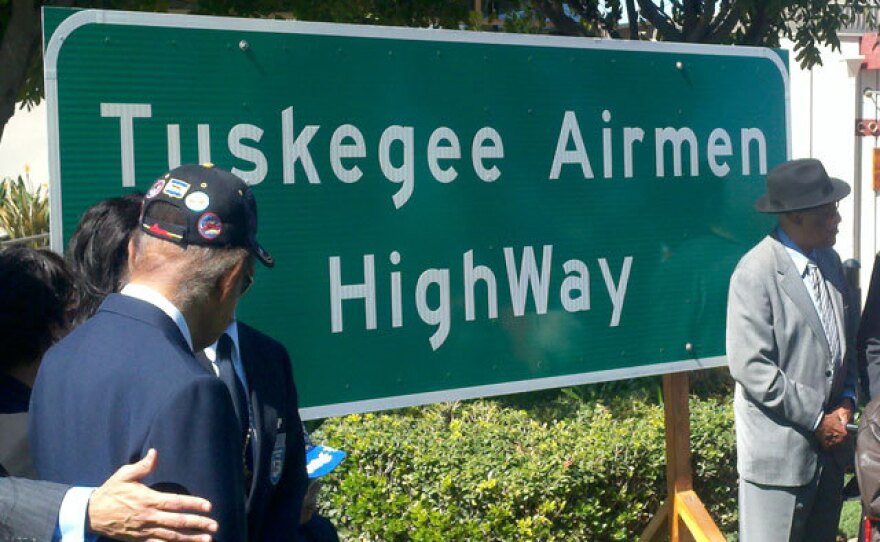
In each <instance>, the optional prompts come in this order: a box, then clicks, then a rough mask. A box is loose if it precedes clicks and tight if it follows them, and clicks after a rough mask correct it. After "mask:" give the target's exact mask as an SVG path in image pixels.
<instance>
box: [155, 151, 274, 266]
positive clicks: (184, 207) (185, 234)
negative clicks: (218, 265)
mask: <svg viewBox="0 0 880 542" xmlns="http://www.w3.org/2000/svg"><path fill="white" fill-rule="evenodd" d="M140 226H141V228H142V229H143V231H144V233H146V234H148V235H151V236H153V237H157V238H159V239H164V240H166V241H171V242H173V243H177V244H179V245H184V246H186V245H201V246H209V247H218V248H223V247H243V248H247V249H250V251H251V252H253V254H254V256H255V257H256V258H257V259H258V260H260V261H261V262H263V265H265V266H266V267H272V266H273V265H275V260H273V259H272V256H271V255H270V254H269V252H268V251H266V249H264V248H263V246H262V245H260V243H258V242H257V201H256V199H254V194H253V192H251V189H250V187H249V186H248V185H247V183H245V182H244V181H243V180H241V179H240V178H239V177H237V176H236V175H233V174H232V173H230V172H229V171H226V170H225V169H220V168H218V167H214V165H213V164H210V163H208V164H187V165H184V166H180V167H177V168H175V169H172V170H171V171H169V172H168V173H166V174H165V175H163V176H162V177H160V178H159V179H157V180H156V182H155V183H153V186H152V187H150V189H149V190H148V191H147V194H146V195H145V196H144V206H143V210H142V211H141V219H140Z"/></svg>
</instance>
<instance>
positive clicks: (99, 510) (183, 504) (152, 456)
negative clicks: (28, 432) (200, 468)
mask: <svg viewBox="0 0 880 542" xmlns="http://www.w3.org/2000/svg"><path fill="white" fill-rule="evenodd" d="M155 467H156V452H155V450H150V452H149V453H148V454H147V456H146V457H144V458H143V459H142V460H140V461H138V462H137V463H133V464H131V465H125V466H123V467H121V468H120V469H119V470H117V471H116V473H114V474H113V476H111V477H110V478H109V479H108V480H107V481H106V482H105V483H104V484H103V485H102V486H101V487H99V488H97V489H92V488H71V487H70V486H66V485H63V484H54V483H52V482H43V481H39V480H27V479H24V478H7V477H6V476H5V471H3V470H2V467H0V542H8V541H19V540H20V541H27V540H35V541H49V540H61V541H62V542H63V541H64V540H67V534H62V531H63V526H61V525H60V524H62V523H64V522H65V521H66V520H65V519H64V518H63V517H62V516H64V515H67V516H68V518H67V521H68V522H70V523H78V524H79V525H80V529H79V532H71V533H70V536H72V538H73V539H76V540H83V535H84V534H85V533H89V534H92V535H101V536H106V537H108V538H113V539H115V540H124V541H142V540H143V541H145V540H150V541H158V540H169V541H171V540H176V541H183V542H209V541H210V540H211V535H210V533H213V532H216V531H217V523H216V522H215V521H214V520H213V519H211V518H208V517H205V516H200V515H197V514H187V513H177V512H179V511H184V512H185V511H189V510H192V511H197V512H208V511H210V509H211V504H210V503H209V502H208V501H206V500H204V499H201V498H198V497H191V496H187V495H176V494H172V493H161V492H158V491H154V490H152V489H150V488H148V487H146V486H144V485H143V484H141V483H139V482H138V480H140V479H141V478H143V477H145V476H147V475H149V474H150V473H151V472H152V471H153V470H154V469H155ZM77 493H79V494H80V495H84V497H85V500H84V501H83V504H84V505H85V508H84V509H82V510H79V509H78V508H77V504H76V502H73V504H71V501H77V500H78V497H79V495H77ZM86 539H87V540H88V538H86Z"/></svg>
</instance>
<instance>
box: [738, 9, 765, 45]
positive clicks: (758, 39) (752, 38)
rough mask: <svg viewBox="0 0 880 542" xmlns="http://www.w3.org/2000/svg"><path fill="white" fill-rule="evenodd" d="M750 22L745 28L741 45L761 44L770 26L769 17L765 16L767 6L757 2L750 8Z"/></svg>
mask: <svg viewBox="0 0 880 542" xmlns="http://www.w3.org/2000/svg"><path fill="white" fill-rule="evenodd" d="M751 15H752V17H751V20H752V24H750V25H749V26H748V28H746V32H745V36H744V37H743V45H761V44H763V43H764V38H765V36H766V34H767V30H768V29H769V28H770V17H768V16H767V6H766V5H764V4H761V3H760V2H757V3H756V4H755V7H754V8H752V10H751Z"/></svg>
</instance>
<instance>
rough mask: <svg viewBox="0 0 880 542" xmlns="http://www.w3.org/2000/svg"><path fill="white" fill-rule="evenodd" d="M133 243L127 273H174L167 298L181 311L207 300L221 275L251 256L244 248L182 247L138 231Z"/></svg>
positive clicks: (132, 274) (133, 237)
mask: <svg viewBox="0 0 880 542" xmlns="http://www.w3.org/2000/svg"><path fill="white" fill-rule="evenodd" d="M132 242H133V243H134V249H135V250H134V258H133V259H132V261H131V262H129V266H130V268H131V269H130V276H134V275H139V274H160V273H161V274H173V275H175V276H176V277H177V278H178V282H177V286H176V288H175V289H174V291H175V293H174V295H173V296H172V299H170V301H171V302H172V303H173V304H174V305H175V306H176V307H177V308H178V309H180V310H181V311H184V310H185V309H187V308H189V307H192V306H193V305H195V304H196V303H199V302H200V301H202V300H204V299H208V298H209V296H210V295H211V294H212V292H213V290H214V287H215V286H216V284H217V281H218V280H219V279H220V277H222V276H223V275H224V274H226V273H227V272H229V270H230V269H232V268H233V267H234V266H235V265H236V264H237V263H238V262H239V261H241V260H243V259H245V258H249V257H250V251H249V250H248V249H246V248H240V247H232V248H216V247H203V246H197V245H187V246H181V245H178V244H175V243H172V242H170V241H164V240H162V239H158V238H156V237H152V236H150V235H146V234H144V233H143V232H142V231H140V230H138V231H136V232H135V234H134V235H133V236H132ZM249 265H252V263H249Z"/></svg>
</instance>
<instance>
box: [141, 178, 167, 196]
mask: <svg viewBox="0 0 880 542" xmlns="http://www.w3.org/2000/svg"><path fill="white" fill-rule="evenodd" d="M163 188H165V179H159V180H158V181H156V182H154V183H153V186H151V187H150V189H149V190H148V191H147V194H146V195H145V196H144V197H145V198H147V199H151V198H155V197H156V196H158V195H159V192H161V191H162V189H163Z"/></svg>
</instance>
